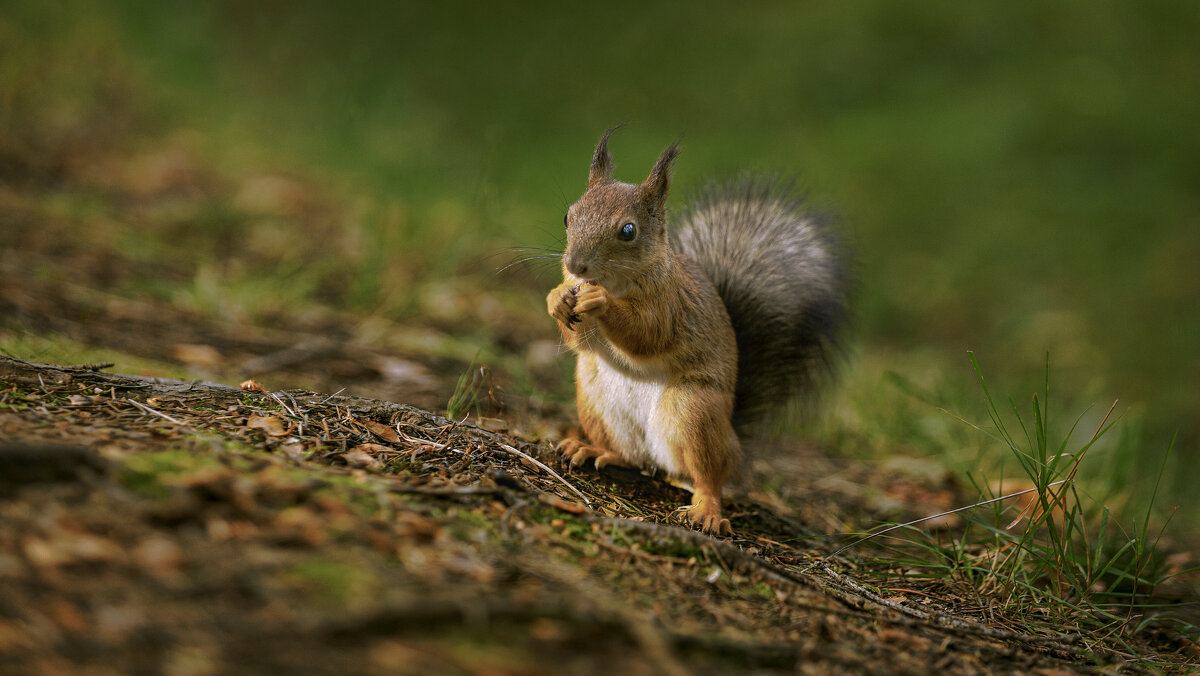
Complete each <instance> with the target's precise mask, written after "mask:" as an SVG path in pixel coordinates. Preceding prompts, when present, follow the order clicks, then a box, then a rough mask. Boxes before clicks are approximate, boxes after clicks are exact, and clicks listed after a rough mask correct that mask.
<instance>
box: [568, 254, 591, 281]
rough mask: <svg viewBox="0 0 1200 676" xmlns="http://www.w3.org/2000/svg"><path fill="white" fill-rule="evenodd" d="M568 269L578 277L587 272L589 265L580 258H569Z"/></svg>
mask: <svg viewBox="0 0 1200 676" xmlns="http://www.w3.org/2000/svg"><path fill="white" fill-rule="evenodd" d="M567 270H568V271H569V272H570V273H571V274H573V275H575V276H576V277H582V276H584V275H586V274H587V271H588V266H587V263H585V262H583V261H581V260H579V259H578V258H568V259H567Z"/></svg>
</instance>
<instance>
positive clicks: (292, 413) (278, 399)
mask: <svg viewBox="0 0 1200 676" xmlns="http://www.w3.org/2000/svg"><path fill="white" fill-rule="evenodd" d="M267 394H269V395H271V398H273V399H274V400H275V401H277V402H279V405H280V406H281V407H282V408H283V410H285V411H287V412H288V413H289V414H290V415H291V416H292V417H293V418H298V417H300V416H298V415H296V412H295V411H293V410H292V409H291V408H289V407H288V405H287V404H285V403H283V400H282V399H280V398H279V395H278V394H275V393H274V392H267ZM293 403H294V402H293Z"/></svg>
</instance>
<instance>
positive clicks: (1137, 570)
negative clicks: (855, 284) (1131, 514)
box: [843, 353, 1187, 633]
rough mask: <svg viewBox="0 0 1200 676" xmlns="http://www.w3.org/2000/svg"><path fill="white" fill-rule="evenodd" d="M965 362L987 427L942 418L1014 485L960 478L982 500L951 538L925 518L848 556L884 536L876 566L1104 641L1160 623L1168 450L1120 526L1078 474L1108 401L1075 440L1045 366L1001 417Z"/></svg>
mask: <svg viewBox="0 0 1200 676" xmlns="http://www.w3.org/2000/svg"><path fill="white" fill-rule="evenodd" d="M968 355H969V358H970V361H971V366H972V369H973V371H974V373H975V376H976V379H977V381H978V384H979V388H980V389H981V390H982V393H983V400H984V406H985V409H986V412H987V415H988V418H989V421H990V424H988V425H986V426H985V425H980V424H976V423H973V422H970V421H968V420H966V419H965V418H962V417H960V416H957V415H954V414H950V415H952V416H953V417H954V418H956V419H958V420H959V421H961V422H963V423H965V424H967V425H968V426H970V427H971V428H973V429H974V430H977V431H978V432H981V433H983V434H984V435H986V436H987V437H988V438H989V439H990V440H991V441H992V442H993V443H997V444H999V445H1000V446H1001V447H1002V448H1003V449H1004V450H1005V451H1006V452H1007V453H1008V455H1009V457H1010V458H1012V459H1013V460H1015V461H1016V464H1017V465H1018V466H1019V467H1020V469H1021V473H1022V477H1021V478H1019V479H1015V480H1010V481H1009V482H1008V487H1007V488H1006V487H1005V485H1004V483H1003V482H998V483H989V482H988V481H985V480H984V479H983V477H982V476H979V475H977V474H974V473H968V478H969V480H970V481H971V482H972V483H973V484H974V486H975V487H976V489H977V490H979V492H980V494H981V495H984V496H985V499H984V500H982V501H981V502H979V503H976V504H975V505H971V506H969V507H964V508H960V509H959V510H954V511H956V512H961V513H962V514H963V515H964V517H965V522H966V523H965V526H964V527H963V528H962V529H961V531H958V532H956V533H947V532H938V533H929V532H925V531H923V530H921V529H920V528H918V527H917V525H918V524H919V523H920V522H921V521H924V520H925V519H928V518H931V517H925V519H919V520H916V521H912V522H908V523H904V524H889V525H887V527H886V528H884V529H883V530H880V531H877V532H876V533H875V534H873V535H870V536H867V537H866V538H863V539H861V540H858V541H856V542H855V543H853V544H852V545H849V546H854V545H856V544H859V543H861V542H864V541H865V540H867V539H871V538H874V537H876V536H879V535H884V534H887V533H894V535H890V536H889V537H891V538H894V540H895V544H892V545H888V546H887V547H886V549H887V550H888V553H887V554H885V555H884V556H883V558H882V559H881V560H882V561H883V562H885V563H886V564H888V566H889V567H890V568H892V569H893V570H894V569H897V568H898V569H901V570H905V571H907V572H906V573H905V575H907V576H914V577H923V578H932V579H938V578H941V579H951V580H955V581H961V582H966V583H968V584H970V585H972V586H974V587H975V588H977V589H978V590H979V591H980V592H981V593H987V594H989V595H992V596H993V597H995V598H999V599H1000V600H1001V602H1002V604H1003V605H1004V606H1006V607H1007V608H1009V609H1010V610H1014V611H1017V614H1018V615H1026V614H1031V613H1032V615H1029V616H1035V615H1036V616H1038V617H1042V618H1047V617H1048V618H1051V619H1054V620H1056V621H1058V622H1061V623H1070V625H1071V626H1077V627H1080V628H1088V629H1092V630H1097V629H1105V630H1109V631H1113V632H1116V633H1121V632H1126V631H1136V630H1138V629H1140V628H1142V627H1144V626H1145V625H1146V624H1148V623H1150V622H1152V621H1155V620H1169V619H1170V618H1169V615H1168V613H1166V612H1163V609H1162V608H1159V607H1157V606H1155V604H1154V602H1153V595H1154V592H1155V589H1156V588H1158V587H1159V586H1160V585H1161V584H1162V583H1163V582H1165V581H1166V580H1167V579H1169V578H1170V577H1171V576H1173V575H1176V574H1179V573H1180V572H1181V571H1171V570H1169V569H1168V567H1167V566H1166V564H1165V556H1164V555H1163V552H1162V551H1161V550H1160V548H1159V546H1158V545H1159V542H1160V539H1161V537H1162V534H1163V531H1164V530H1165V528H1166V526H1167V523H1168V522H1169V518H1167V519H1163V522H1162V524H1161V526H1159V527H1158V528H1157V529H1155V528H1152V526H1151V523H1152V521H1153V520H1154V518H1155V501H1156V499H1157V498H1158V495H1159V488H1160V486H1161V484H1162V479H1163V475H1164V473H1165V471H1166V468H1167V467H1168V465H1169V459H1170V455H1171V452H1172V450H1173V448H1174V444H1173V443H1172V444H1171V445H1169V446H1168V448H1167V449H1166V452H1165V453H1164V454H1163V455H1162V456H1161V459H1160V460H1159V461H1158V463H1159V467H1158V473H1157V479H1156V480H1155V482H1154V484H1153V485H1152V486H1151V488H1150V490H1149V497H1148V499H1147V500H1146V501H1145V505H1144V508H1143V509H1142V511H1141V513H1140V514H1138V515H1137V519H1136V521H1132V520H1130V519H1125V520H1124V521H1123V520H1122V519H1120V518H1118V516H1117V515H1116V514H1114V512H1113V511H1112V510H1111V509H1110V507H1109V505H1108V504H1107V503H1108V502H1111V501H1114V500H1115V501H1117V502H1121V503H1123V504H1125V505H1132V504H1134V501H1133V499H1132V498H1131V496H1128V495H1119V494H1112V495H1102V494H1098V493H1095V492H1093V491H1092V490H1090V484H1089V482H1088V481H1085V480H1083V477H1081V474H1080V471H1079V470H1080V467H1081V465H1082V464H1083V461H1084V460H1085V459H1086V458H1087V457H1088V456H1089V452H1090V453H1096V452H1098V450H1097V449H1098V445H1099V444H1100V442H1101V440H1102V439H1104V438H1105V437H1106V435H1108V433H1109V432H1110V431H1111V430H1112V429H1113V426H1114V425H1115V424H1116V422H1117V420H1116V419H1114V417H1113V414H1114V411H1115V409H1116V403H1115V402H1114V403H1113V405H1112V406H1111V407H1110V408H1109V409H1108V410H1107V412H1106V413H1105V414H1104V415H1103V416H1102V417H1100V420H1099V422H1098V423H1096V425H1095V428H1094V430H1093V431H1092V432H1091V433H1090V434H1089V435H1087V436H1086V437H1081V436H1079V435H1078V430H1079V427H1080V425H1081V424H1082V423H1083V421H1084V420H1085V418H1086V417H1087V413H1088V412H1087V411H1085V412H1084V414H1081V415H1079V416H1077V417H1076V418H1075V419H1074V420H1073V421H1071V423H1070V424H1069V425H1068V426H1067V427H1066V430H1065V431H1064V432H1056V430H1057V429H1058V427H1056V424H1055V423H1056V416H1054V415H1052V409H1051V407H1050V401H1051V396H1050V395H1051V390H1050V361H1049V357H1047V359H1046V367H1045V373H1044V376H1043V385H1042V391H1041V392H1038V393H1035V394H1033V395H1032V397H1031V401H1030V402H1029V404H1028V407H1027V408H1026V409H1024V410H1022V408H1021V407H1020V406H1018V404H1017V402H1016V401H1015V400H1013V399H1012V398H1009V399H1008V400H1007V401H1006V402H1005V405H1004V407H1003V408H1002V406H1001V405H1000V404H998V403H997V400H996V398H995V397H994V396H993V393H992V391H991V388H989V386H988V383H987V381H986V379H985V378H984V376H983V371H982V369H981V367H980V366H979V363H978V361H977V360H976V358H975V355H974V353H968ZM943 410H944V409H943ZM947 413H949V412H947ZM1131 439H1133V437H1128V436H1122V437H1120V440H1121V442H1123V443H1118V444H1115V445H1112V444H1110V445H1107V446H1105V447H1104V448H1103V452H1104V453H1109V454H1114V455H1117V456H1122V458H1121V460H1120V461H1119V462H1118V464H1122V462H1126V461H1131V460H1130V458H1131V457H1135V456H1138V455H1140V454H1139V451H1140V449H1139V448H1138V447H1137V446H1136V445H1135V444H1132V443H1128V441H1129V440H1131ZM1127 456H1128V457H1127ZM1126 490H1127V491H1128V490H1129V489H1126ZM985 508H986V509H985ZM901 533H902V534H901ZM849 546H848V547H849ZM848 547H847V548H848ZM843 549H845V548H843ZM1182 572H1187V571H1182ZM889 576H890V574H889Z"/></svg>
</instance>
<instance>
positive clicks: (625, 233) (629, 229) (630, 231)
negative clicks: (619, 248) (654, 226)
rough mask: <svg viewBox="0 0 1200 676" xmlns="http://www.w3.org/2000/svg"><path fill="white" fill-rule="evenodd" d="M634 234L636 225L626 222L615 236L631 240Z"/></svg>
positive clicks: (635, 233)
mask: <svg viewBox="0 0 1200 676" xmlns="http://www.w3.org/2000/svg"><path fill="white" fill-rule="evenodd" d="M635 235H637V226H636V225H634V224H633V223H626V224H625V225H622V226H621V232H620V234H618V235H617V237H619V238H620V239H621V240H622V241H625V242H629V241H632V240H633V238H634V236H635Z"/></svg>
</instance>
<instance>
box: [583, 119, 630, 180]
mask: <svg viewBox="0 0 1200 676" xmlns="http://www.w3.org/2000/svg"><path fill="white" fill-rule="evenodd" d="M622 126H623V125H620V124H618V125H617V126H615V127H612V128H611V129H609V130H608V131H606V132H604V136H601V137H600V143H599V144H597V145H596V152H595V153H593V154H592V168H591V169H590V170H588V187H589V188H591V187H592V186H595V185H599V184H601V183H608V182H609V181H611V180H612V172H613V160H612V155H609V154H608V137H609V136H612V133H613V132H614V131H616V130H618V129H620V128H621V127H622Z"/></svg>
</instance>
